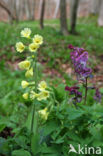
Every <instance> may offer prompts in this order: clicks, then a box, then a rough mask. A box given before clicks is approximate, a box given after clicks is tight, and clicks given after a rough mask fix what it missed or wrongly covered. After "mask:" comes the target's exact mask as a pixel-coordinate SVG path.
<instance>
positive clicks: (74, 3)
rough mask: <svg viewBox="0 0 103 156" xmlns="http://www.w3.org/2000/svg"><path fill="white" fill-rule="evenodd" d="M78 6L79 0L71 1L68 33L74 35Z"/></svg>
mask: <svg viewBox="0 0 103 156" xmlns="http://www.w3.org/2000/svg"><path fill="white" fill-rule="evenodd" d="M78 6H79V0H71V9H70V32H71V33H72V34H75V33H76V31H75V27H76V21H77V10H78Z"/></svg>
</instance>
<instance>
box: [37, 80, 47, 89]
mask: <svg viewBox="0 0 103 156" xmlns="http://www.w3.org/2000/svg"><path fill="white" fill-rule="evenodd" d="M38 86H39V87H38V89H39V90H40V91H43V90H45V89H46V88H47V83H46V82H45V81H41V82H40V83H39V85H38Z"/></svg>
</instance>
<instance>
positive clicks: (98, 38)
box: [0, 17, 103, 105]
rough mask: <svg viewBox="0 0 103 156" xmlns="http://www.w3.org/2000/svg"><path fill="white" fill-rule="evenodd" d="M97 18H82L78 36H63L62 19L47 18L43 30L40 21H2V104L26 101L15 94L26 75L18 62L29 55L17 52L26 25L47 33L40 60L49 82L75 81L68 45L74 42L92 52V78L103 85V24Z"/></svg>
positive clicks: (78, 26) (0, 80)
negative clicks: (19, 68) (8, 22)
mask: <svg viewBox="0 0 103 156" xmlns="http://www.w3.org/2000/svg"><path fill="white" fill-rule="evenodd" d="M96 21H97V19H96V17H86V18H81V19H79V20H78V23H77V27H76V31H77V32H78V35H76V36H75V35H71V34H70V35H68V36H62V35H61V33H60V27H59V20H46V21H45V28H44V29H43V30H41V29H40V28H39V22H38V21H34V22H20V23H18V24H16V23H15V24H13V25H10V24H7V23H0V88H1V91H0V92H1V93H0V98H1V102H0V105H2V104H5V103H6V101H7V100H8V103H9V102H11V100H14V99H15V101H16V100H18V98H19V100H20V101H22V100H21V98H20V95H19V94H18V95H17V96H16V97H15V95H16V93H17V92H18V90H20V88H19V87H18V86H19V85H20V82H21V79H23V76H22V75H23V74H22V72H21V71H19V70H18V62H20V60H23V59H24V58H25V56H24V54H21V55H20V54H19V53H17V52H16V50H15V44H16V42H18V41H21V38H20V31H21V30H22V29H23V28H24V27H29V28H31V30H32V32H33V34H41V35H42V36H43V37H44V45H43V46H42V47H41V49H40V50H39V63H40V64H41V71H43V73H44V75H43V76H44V77H46V78H47V79H48V81H49V82H51V83H54V84H55V85H57V84H58V83H62V82H64V83H65V82H66V83H68V82H69V83H70V80H71V78H72V79H74V81H75V76H74V74H73V70H72V65H71V61H70V51H69V49H68V44H73V46H78V47H83V48H85V49H86V51H88V52H89V56H90V57H89V65H90V66H91V67H92V69H93V72H94V78H93V80H92V82H94V83H97V85H98V86H99V87H103V28H102V27H99V26H97V22H96ZM68 23H69V22H68ZM25 55H26V53H25ZM15 79H16V82H15ZM4 81H5V83H4ZM71 83H72V82H71Z"/></svg>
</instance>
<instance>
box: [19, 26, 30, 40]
mask: <svg viewBox="0 0 103 156" xmlns="http://www.w3.org/2000/svg"><path fill="white" fill-rule="evenodd" d="M30 35H31V30H30V29H29V28H24V30H22V31H21V37H25V38H30Z"/></svg>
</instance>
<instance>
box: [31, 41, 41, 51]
mask: <svg viewBox="0 0 103 156" xmlns="http://www.w3.org/2000/svg"><path fill="white" fill-rule="evenodd" d="M38 48H39V45H38V44H35V43H31V44H30V45H29V50H30V51H31V52H36V51H37V49H38Z"/></svg>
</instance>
